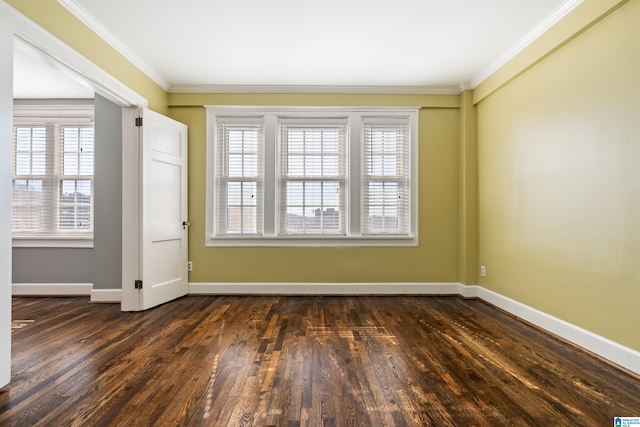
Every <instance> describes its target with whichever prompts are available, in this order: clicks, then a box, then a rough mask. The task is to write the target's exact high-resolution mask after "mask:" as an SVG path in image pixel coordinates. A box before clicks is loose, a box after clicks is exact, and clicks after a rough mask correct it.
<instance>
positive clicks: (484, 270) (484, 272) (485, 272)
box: [480, 265, 487, 277]
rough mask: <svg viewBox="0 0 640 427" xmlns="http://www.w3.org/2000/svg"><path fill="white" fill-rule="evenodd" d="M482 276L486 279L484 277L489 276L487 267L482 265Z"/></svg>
mask: <svg viewBox="0 0 640 427" xmlns="http://www.w3.org/2000/svg"><path fill="white" fill-rule="evenodd" d="M480 275H481V276H482V277H484V276H486V275H487V269H486V268H485V266H484V265H481V266H480Z"/></svg>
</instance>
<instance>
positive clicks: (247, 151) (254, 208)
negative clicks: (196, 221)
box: [216, 120, 264, 236]
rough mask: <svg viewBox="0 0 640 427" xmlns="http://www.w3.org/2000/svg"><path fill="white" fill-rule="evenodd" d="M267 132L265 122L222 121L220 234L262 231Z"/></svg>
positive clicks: (219, 133) (219, 132)
mask: <svg viewBox="0 0 640 427" xmlns="http://www.w3.org/2000/svg"><path fill="white" fill-rule="evenodd" d="M263 134H264V126H263V125H262V124H261V123H251V122H249V123H238V122H235V121H228V122H225V121H224V120H221V121H219V122H218V125H217V142H218V143H217V151H218V153H217V165H216V169H217V173H216V181H217V185H216V189H217V211H216V217H217V221H216V223H217V224H216V228H217V234H218V235H236V236H241V235H254V236H255V235H261V234H262V231H263V225H262V223H263V220H262V218H263V210H264V207H263V206H264V204H263V180H264V178H263V159H262V157H263V154H262V153H263V149H262V146H263V139H264V135H263Z"/></svg>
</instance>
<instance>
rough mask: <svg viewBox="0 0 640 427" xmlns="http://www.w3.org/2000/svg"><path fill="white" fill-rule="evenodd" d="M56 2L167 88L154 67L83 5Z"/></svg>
mask: <svg viewBox="0 0 640 427" xmlns="http://www.w3.org/2000/svg"><path fill="white" fill-rule="evenodd" d="M58 3H60V4H61V5H62V6H63V7H64V8H65V9H67V10H68V11H69V12H70V13H71V14H72V15H73V16H75V17H76V18H78V19H79V20H80V22H82V23H83V24H84V25H86V26H87V27H89V29H90V30H91V31H93V32H94V33H96V34H97V35H98V36H100V37H101V38H102V39H103V40H104V41H105V42H107V43H108V44H109V45H110V46H111V47H112V48H114V49H115V50H116V51H117V52H119V53H120V54H121V55H122V56H124V57H125V58H126V59H127V60H129V62H131V63H132V64H133V65H135V66H136V67H137V68H138V69H140V71H142V72H143V73H144V74H146V75H147V77H149V78H150V79H151V80H153V81H154V82H155V83H156V84H157V85H158V86H160V87H161V88H162V89H164V90H165V91H168V90H169V86H170V85H169V82H168V81H167V80H166V79H165V78H164V77H163V76H162V75H161V74H160V73H159V72H158V71H157V70H156V69H155V68H153V67H152V66H151V65H149V64H148V63H147V62H146V61H145V60H144V59H142V58H141V57H140V56H139V55H138V54H136V53H135V52H134V51H133V50H131V49H130V48H129V47H128V46H127V45H125V44H124V43H123V42H122V41H121V40H120V39H119V38H117V37H116V36H115V35H114V34H113V33H112V32H111V31H109V30H108V29H107V28H106V27H105V26H104V25H102V24H101V23H100V22H99V21H98V20H97V19H96V18H95V17H94V16H93V15H91V13H89V11H87V10H86V9H85V8H84V7H82V6H80V5H79V4H78V3H77V2H76V1H75V0H58Z"/></svg>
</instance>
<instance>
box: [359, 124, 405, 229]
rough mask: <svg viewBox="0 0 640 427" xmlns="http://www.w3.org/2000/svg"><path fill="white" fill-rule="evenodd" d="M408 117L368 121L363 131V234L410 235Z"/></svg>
mask: <svg viewBox="0 0 640 427" xmlns="http://www.w3.org/2000/svg"><path fill="white" fill-rule="evenodd" d="M409 138H410V127H409V122H408V120H393V119H389V120H381V119H377V120H376V119H374V120H367V119H365V121H364V126H363V134H362V186H361V195H362V196H361V215H362V218H361V224H362V234H363V235H376V234H388V235H407V234H409V225H410V222H409V219H410V218H409V213H410V188H409V177H410V169H409V152H410V139H409Z"/></svg>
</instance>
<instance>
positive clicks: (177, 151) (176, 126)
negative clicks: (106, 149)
mask: <svg viewBox="0 0 640 427" xmlns="http://www.w3.org/2000/svg"><path fill="white" fill-rule="evenodd" d="M136 112H138V114H139V115H135V113H136ZM132 114H133V115H132ZM134 115H135V116H134ZM123 118H124V123H125V124H124V126H131V127H134V130H133V131H132V135H133V139H134V140H137V141H133V145H132V144H131V141H126V142H125V144H128V150H130V154H131V155H130V156H127V155H126V153H124V152H123V158H125V157H128V160H126V161H127V162H129V165H128V166H129V169H128V170H125V171H123V172H124V174H123V186H129V184H132V185H131V186H129V188H123V196H124V200H123V214H124V215H125V216H124V218H123V239H127V240H128V241H127V243H125V244H123V289H122V291H123V292H122V310H124V311H141V310H147V309H149V308H151V307H155V306H157V305H160V304H163V303H165V302H168V301H171V300H173V299H176V298H179V297H181V296H183V295H186V294H187V292H188V273H187V259H188V254H187V236H188V227H189V221H188V217H187V126H186V125H184V124H182V123H179V122H176V121H175V120H172V119H170V118H168V117H165V116H163V115H161V114H158V113H155V112H153V111H151V110H147V109H142V110H137V109H136V110H128V111H126V112H125V114H124V116H123ZM123 139H124V140H126V139H127V138H123ZM124 148H125V147H123V149H124ZM134 151H135V152H134ZM136 164H137V168H136ZM123 166H125V167H126V165H123ZM127 175H128V176H127ZM136 264H137V265H136Z"/></svg>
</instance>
